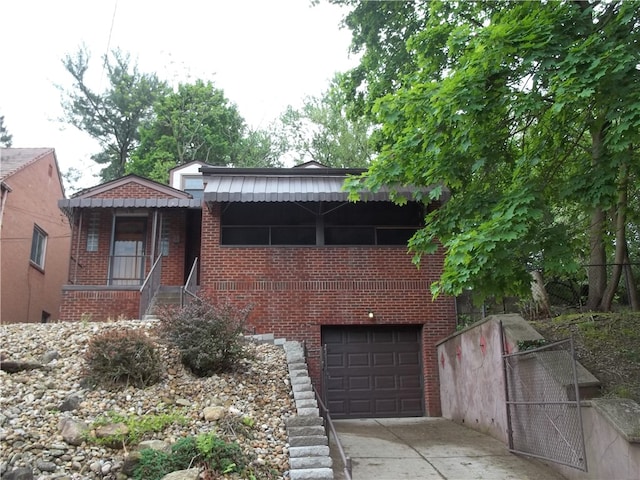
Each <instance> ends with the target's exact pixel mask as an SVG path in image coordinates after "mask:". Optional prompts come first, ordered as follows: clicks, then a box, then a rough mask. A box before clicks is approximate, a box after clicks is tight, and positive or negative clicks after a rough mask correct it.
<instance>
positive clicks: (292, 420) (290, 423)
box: [285, 416, 324, 428]
mask: <svg viewBox="0 0 640 480" xmlns="http://www.w3.org/2000/svg"><path fill="white" fill-rule="evenodd" d="M285 424H286V425H287V428H291V427H311V426H314V425H323V424H324V421H323V420H322V417H318V416H316V417H313V416H304V417H299V416H296V417H289V418H288V419H287V420H285Z"/></svg>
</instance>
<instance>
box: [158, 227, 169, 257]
mask: <svg viewBox="0 0 640 480" xmlns="http://www.w3.org/2000/svg"><path fill="white" fill-rule="evenodd" d="M160 253H161V254H162V256H164V257H166V256H167V255H169V220H168V219H167V218H163V219H162V230H161V232H160Z"/></svg>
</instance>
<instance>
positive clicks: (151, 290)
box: [140, 255, 162, 320]
mask: <svg viewBox="0 0 640 480" xmlns="http://www.w3.org/2000/svg"><path fill="white" fill-rule="evenodd" d="M161 276H162V255H160V256H159V257H158V259H157V260H156V261H155V263H154V264H153V266H152V267H151V270H149V274H148V275H147V278H145V279H144V282H143V283H142V286H141V287H140V320H142V319H143V318H144V316H145V314H146V313H147V310H148V309H149V306H150V305H151V300H152V299H153V297H154V296H155V294H156V292H157V291H158V289H159V288H160V280H161Z"/></svg>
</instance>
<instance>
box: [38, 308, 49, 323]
mask: <svg viewBox="0 0 640 480" xmlns="http://www.w3.org/2000/svg"><path fill="white" fill-rule="evenodd" d="M50 318H51V314H50V313H49V312H45V311H44V310H43V311H42V316H41V317H40V323H49V319H50Z"/></svg>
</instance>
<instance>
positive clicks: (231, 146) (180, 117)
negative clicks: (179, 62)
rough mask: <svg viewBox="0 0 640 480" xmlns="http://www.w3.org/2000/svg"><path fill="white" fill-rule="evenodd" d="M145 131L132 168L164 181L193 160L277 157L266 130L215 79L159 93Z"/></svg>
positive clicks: (264, 162)
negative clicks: (254, 128)
mask: <svg viewBox="0 0 640 480" xmlns="http://www.w3.org/2000/svg"><path fill="white" fill-rule="evenodd" d="M245 135H247V136H246V137H245ZM140 136H141V142H140V145H139V146H138V147H137V148H136V150H135V152H134V153H133V154H132V161H131V163H130V164H129V165H128V167H127V172H129V173H136V174H139V175H143V176H146V177H149V178H152V179H154V180H158V181H161V182H166V181H167V179H168V171H169V169H171V168H173V167H175V166H176V165H181V164H183V163H187V162H191V161H193V160H200V161H203V162H206V163H209V164H211V165H236V166H238V165H255V166H258V165H260V166H268V165H269V164H270V163H271V162H273V161H274V160H273V158H271V157H270V153H271V151H270V143H269V142H268V140H267V134H266V133H264V132H263V133H260V132H249V131H248V129H247V126H246V124H245V121H244V119H243V118H242V116H241V115H240V113H239V112H238V108H237V107H236V105H234V104H233V103H231V102H230V101H229V100H228V99H227V98H226V97H225V95H224V91H223V90H221V89H218V88H216V87H215V86H214V85H213V83H212V82H210V81H209V82H204V81H202V80H197V81H196V82H195V83H192V84H180V85H178V87H177V89H176V91H174V92H170V93H168V94H167V95H165V96H162V97H160V98H158V100H157V101H156V102H155V104H154V105H153V115H151V116H150V117H149V118H148V119H147V120H146V121H145V122H143V123H142V125H141V127H140ZM265 149H266V150H268V151H266V150H265Z"/></svg>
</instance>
